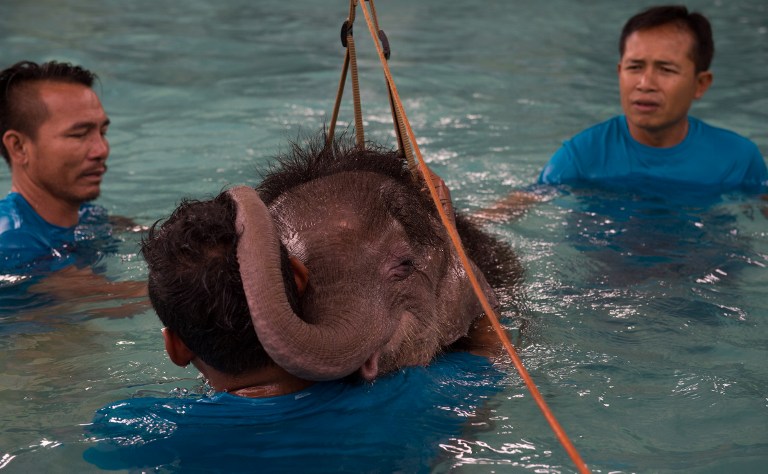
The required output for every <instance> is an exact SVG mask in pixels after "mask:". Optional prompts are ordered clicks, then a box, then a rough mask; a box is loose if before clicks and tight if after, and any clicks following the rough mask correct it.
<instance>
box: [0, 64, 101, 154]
mask: <svg viewBox="0 0 768 474" xmlns="http://www.w3.org/2000/svg"><path fill="white" fill-rule="evenodd" d="M97 79H98V76H97V75H96V74H94V73H93V72H91V71H89V70H87V69H84V68H83V67H81V66H75V65H72V64H70V63H62V62H57V61H49V62H46V63H42V64H37V63H34V62H32V61H20V62H18V63H16V64H14V65H13V66H11V67H9V68H7V69H5V70H3V71H2V72H0V137H2V136H3V135H5V132H7V131H8V130H18V131H20V132H23V133H25V134H27V135H29V136H31V137H34V136H35V134H36V133H37V129H38V127H39V126H40V124H41V123H42V122H43V120H45V118H46V116H47V113H48V111H47V110H46V108H45V106H44V105H43V104H42V102H40V101H38V100H35V99H36V98H37V97H36V94H35V91H34V89H32V88H30V87H29V85H30V84H33V83H36V82H42V81H53V82H68V83H72V84H82V85H84V86H86V87H91V88H92V87H93V83H94V82H95V81H96V80H97ZM0 153H2V155H3V158H5V161H6V162H8V163H9V164H10V156H9V155H8V150H6V148H5V145H4V144H3V143H2V140H0Z"/></svg>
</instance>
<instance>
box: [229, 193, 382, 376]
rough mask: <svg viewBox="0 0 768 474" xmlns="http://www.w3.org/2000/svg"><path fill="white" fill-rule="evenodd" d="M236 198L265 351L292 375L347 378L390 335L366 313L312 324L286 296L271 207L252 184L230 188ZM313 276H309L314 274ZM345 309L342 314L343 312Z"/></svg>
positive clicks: (245, 274) (242, 260)
mask: <svg viewBox="0 0 768 474" xmlns="http://www.w3.org/2000/svg"><path fill="white" fill-rule="evenodd" d="M228 194H229V196H230V197H231V198H232V200H233V201H234V202H235V207H236V211H237V217H236V220H235V228H236V229H237V232H238V235H239V237H238V242H237V260H238V264H239V266H240V277H241V280H242V282H243V290H244V291H245V297H246V299H247V301H248V308H249V310H250V313H251V321H252V322H253V327H254V329H255V330H256V335H257V336H258V338H259V341H260V342H261V344H262V346H264V350H266V351H267V354H269V356H270V357H271V358H272V360H273V361H274V362H275V363H276V364H277V365H279V366H280V367H282V368H283V369H285V370H286V371H288V372H289V373H291V374H293V375H295V376H297V377H300V378H303V379H306V380H314V381H323V380H334V379H339V378H342V377H346V376H347V375H350V374H352V373H354V372H355V371H357V370H358V369H360V368H361V367H363V366H364V364H365V363H366V361H367V360H368V359H369V357H370V356H371V354H374V353H375V352H376V351H377V350H378V349H379V348H380V347H381V346H382V345H383V344H385V343H386V341H387V339H388V337H389V334H386V333H383V332H376V331H371V330H370V327H369V325H368V324H367V322H366V318H365V317H364V316H365V315H362V314H360V315H351V317H349V318H346V317H341V314H339V316H340V317H338V318H324V319H321V322H319V323H318V324H309V323H307V322H305V321H304V320H303V319H301V318H300V317H299V316H298V315H297V314H295V313H294V312H293V309H292V308H291V305H290V303H289V301H288V297H287V295H286V287H285V283H284V280H283V273H282V267H281V265H282V262H281V256H280V245H281V243H280V238H279V235H278V233H277V230H276V227H275V223H274V221H273V219H272V216H271V214H270V213H269V210H268V209H267V206H266V205H265V204H264V203H263V202H262V201H261V199H260V198H259V195H258V193H257V192H256V191H255V190H254V189H253V188H250V187H247V186H238V187H235V188H232V189H230V190H229V191H228ZM310 278H311V276H310ZM339 313H343V312H341V311H340V312H339Z"/></svg>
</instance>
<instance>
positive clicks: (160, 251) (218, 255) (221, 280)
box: [141, 192, 298, 375]
mask: <svg viewBox="0 0 768 474" xmlns="http://www.w3.org/2000/svg"><path fill="white" fill-rule="evenodd" d="M236 214H237V211H236V207H235V203H234V202H233V201H232V199H231V197H230V196H229V194H228V193H227V192H222V193H221V194H219V195H218V196H216V197H215V198H213V199H211V200H207V201H198V200H190V199H185V200H183V201H182V202H181V204H180V205H179V206H178V207H177V208H176V210H175V211H173V213H172V214H171V216H170V217H169V218H168V219H167V220H166V221H165V222H162V223H161V221H158V222H156V223H155V224H154V225H153V226H152V227H151V228H150V230H149V233H148V234H147V236H145V237H144V238H143V239H142V243H141V252H142V254H143V255H144V259H145V260H146V262H147V266H148V268H149V279H148V280H149V281H148V286H149V298H150V301H151V302H152V306H153V307H154V308H155V312H156V313H157V315H158V317H159V318H160V320H161V321H162V323H163V324H164V325H165V326H166V327H168V328H169V329H171V330H173V331H174V332H175V333H176V334H178V336H179V338H180V339H181V340H182V341H183V342H184V344H186V345H187V347H188V348H189V349H190V350H191V351H192V352H194V353H195V354H196V355H197V356H198V357H200V359H202V360H203V361H204V362H205V363H206V364H208V365H210V366H211V367H213V368H214V369H216V370H219V371H221V372H224V373H227V374H233V375H237V374H241V373H243V372H245V371H247V370H255V369H259V368H263V367H266V366H269V365H271V364H274V362H273V361H272V359H271V358H270V357H269V355H267V353H266V351H265V350H264V348H263V346H262V345H261V342H260V341H259V339H258V336H257V335H256V331H255V329H254V327H253V323H252V322H251V314H250V310H249V308H248V301H247V300H246V297H245V291H244V290H243V282H242V280H241V278H240V265H239V263H238V259H237V242H238V233H237V231H236V230H235V218H236ZM281 253H282V267H283V280H284V284H285V285H286V286H285V288H286V293H287V296H288V300H289V302H290V303H291V305H292V306H293V309H294V311H295V312H297V313H298V308H297V307H298V290H297V288H296V283H295V282H294V279H293V272H292V270H291V269H290V263H289V260H288V253H287V251H286V250H285V248H284V247H282V246H281Z"/></svg>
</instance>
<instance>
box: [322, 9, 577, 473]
mask: <svg viewBox="0 0 768 474" xmlns="http://www.w3.org/2000/svg"><path fill="white" fill-rule="evenodd" d="M366 2H368V3H370V12H369V11H368V8H367V7H366V5H365V3H366ZM358 3H360V6H361V9H362V11H363V15H364V16H365V21H366V23H367V25H368V31H370V33H371V37H372V38H373V42H374V44H375V45H376V52H377V53H378V56H379V60H380V62H381V66H382V68H383V70H384V76H385V77H386V80H387V88H388V90H389V99H390V106H391V109H392V118H393V122H394V125H395V132H396V135H397V143H398V151H399V152H400V154H401V155H405V157H406V159H407V160H408V165H409V168H410V169H411V172H412V173H413V175H414V177H415V178H417V179H423V181H424V184H425V185H426V187H427V188H428V189H429V194H430V196H431V197H432V200H433V201H434V203H435V207H436V208H437V212H438V214H439V215H440V219H441V221H442V222H443V225H444V226H445V229H446V230H447V232H448V235H449V236H450V238H451V242H452V243H453V245H454V247H455V249H456V252H457V254H458V255H459V258H460V260H461V263H462V265H463V266H464V269H465V271H466V272H467V276H468V277H469V280H470V282H471V283H472V287H473V289H474V291H475V295H476V296H477V298H478V300H479V301H480V304H481V306H482V307H483V310H484V311H485V314H486V315H487V316H488V318H489V319H490V321H491V325H492V326H493V328H494V330H495V331H496V334H497V335H498V337H499V339H500V340H501V342H502V344H503V345H504V348H505V349H506V351H507V353H508V354H509V356H510V358H511V359H512V363H513V365H514V366H515V368H516V369H517V371H518V373H519V374H520V377H521V378H522V379H523V381H524V382H525V385H526V386H527V387H528V391H529V392H530V393H531V396H532V397H533V399H534V400H535V401H536V404H537V405H538V406H539V409H540V410H541V412H542V414H543V415H544V417H545V418H546V420H547V422H548V423H549V425H550V427H551V428H552V430H553V431H554V433H555V435H556V436H557V438H558V440H559V441H560V443H561V444H562V445H563V447H564V448H565V450H566V451H567V453H568V455H569V456H570V458H571V460H572V461H573V462H574V464H575V465H576V467H577V468H578V470H579V472H582V473H588V472H590V471H589V469H588V468H587V466H586V464H585V463H584V461H583V460H582V458H581V456H580V455H579V453H578V451H577V450H576V448H575V446H574V445H573V443H572V442H571V440H570V439H569V438H568V436H567V435H566V434H565V431H564V430H563V428H562V427H561V426H560V423H559V422H558V421H557V419H556V418H555V416H554V415H553V414H552V411H551V410H550V409H549V407H548V406H547V404H546V402H545V401H544V398H543V397H542V396H541V393H540V392H539V390H538V388H537V387H536V384H535V383H534V382H533V380H532V379H531V377H530V375H529V374H528V371H527V370H526V369H525V367H524V366H523V363H522V361H521V360H520V357H519V356H518V355H517V352H516V351H515V348H514V346H513V345H512V343H511V342H510V340H509V337H508V336H507V333H506V331H505V330H504V328H503V327H502V326H501V323H499V317H498V315H497V314H496V311H495V310H494V309H493V307H492V306H491V304H490V303H489V302H488V298H486V296H485V293H483V291H482V288H481V287H480V284H479V283H478V280H477V277H476V276H475V274H474V272H473V271H472V266H471V265H470V264H469V259H468V257H467V255H466V253H465V252H464V247H463V246H462V244H461V239H460V237H459V235H458V232H457V231H456V227H455V225H454V223H453V219H452V218H451V217H449V216H448V214H447V213H446V210H445V209H446V207H444V206H445V205H446V203H445V202H441V198H440V195H439V193H438V191H437V189H436V187H435V184H434V183H433V178H432V177H433V174H432V173H431V171H430V170H429V168H428V167H427V165H426V163H425V161H424V158H423V157H422V155H421V151H420V150H419V146H418V144H417V143H416V138H415V134H414V133H413V129H412V128H411V124H410V122H409V121H408V117H407V116H406V114H405V109H404V108H403V104H402V102H401V100H400V95H399V94H398V93H397V87H395V82H394V80H393V79H392V75H391V73H390V71H389V64H388V63H387V60H388V59H389V41H388V40H387V37H386V35H385V34H384V32H383V31H382V30H381V29H379V25H378V19H377V18H376V8H375V6H374V4H373V0H365V1H363V2H359V1H358V0H350V2H349V17H348V18H347V20H346V21H345V22H344V24H343V26H342V29H341V41H342V44H343V45H344V46H345V47H346V49H347V51H346V55H345V56H344V67H343V68H342V72H341V81H340V82H339V89H338V92H337V94H336V104H335V106H334V110H333V115H332V117H331V124H330V127H329V130H328V141H329V143H330V141H331V140H333V136H334V132H335V128H336V121H337V120H338V113H339V107H340V104H341V97H342V95H343V92H344V84H345V82H346V78H347V70H348V69H349V68H350V66H351V68H352V95H353V101H354V112H355V134H356V136H355V139H356V143H357V146H359V147H362V146H364V144H365V134H364V132H363V118H362V110H361V106H360V88H359V83H358V74H357V58H356V57H355V42H354V38H353V36H352V25H353V23H354V21H355V10H356V8H357V4H358ZM380 42H381V43H380ZM382 44H383V45H384V46H383V47H382ZM414 152H415V158H414ZM425 177H428V178H429V179H426V178H425ZM444 199H445V198H444ZM448 199H450V196H448Z"/></svg>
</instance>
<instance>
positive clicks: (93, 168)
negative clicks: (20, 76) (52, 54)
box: [25, 81, 109, 205]
mask: <svg viewBox="0 0 768 474" xmlns="http://www.w3.org/2000/svg"><path fill="white" fill-rule="evenodd" d="M37 87H38V96H39V98H40V100H41V101H42V102H43V103H44V104H45V106H46V108H47V110H48V117H47V118H46V119H45V121H43V123H41V124H40V126H39V127H38V130H37V134H36V136H35V138H34V139H33V140H30V148H29V150H30V157H29V161H28V163H27V166H26V167H25V172H26V173H27V175H28V177H29V179H30V180H31V181H33V182H34V183H35V185H36V186H37V187H38V188H39V189H41V190H43V191H44V192H46V193H47V194H49V195H50V196H51V197H54V198H56V199H59V200H63V201H67V202H69V203H72V204H77V205H79V204H81V203H83V202H85V201H90V200H93V199H96V198H97V197H98V196H99V192H100V187H101V179H102V176H103V175H104V173H106V171H107V167H106V164H105V163H106V161H107V157H108V156H109V142H108V141H107V139H106V133H107V128H108V127H109V118H107V115H106V114H105V113H104V109H103V108H102V106H101V102H100V101H99V98H98V97H97V96H96V93H94V92H93V90H92V89H91V88H89V87H86V86H84V85H81V84H70V83H59V82H50V81H46V82H42V83H40V84H39V85H37Z"/></svg>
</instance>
